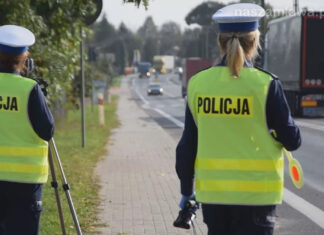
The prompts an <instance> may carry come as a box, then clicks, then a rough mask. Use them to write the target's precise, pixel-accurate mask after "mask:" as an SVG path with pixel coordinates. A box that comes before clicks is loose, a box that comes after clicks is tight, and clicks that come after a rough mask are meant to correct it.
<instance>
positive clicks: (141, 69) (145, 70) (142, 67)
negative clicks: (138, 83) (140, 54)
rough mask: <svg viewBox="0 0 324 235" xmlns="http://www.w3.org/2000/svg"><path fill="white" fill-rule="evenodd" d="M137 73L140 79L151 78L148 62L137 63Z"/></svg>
mask: <svg viewBox="0 0 324 235" xmlns="http://www.w3.org/2000/svg"><path fill="white" fill-rule="evenodd" d="M137 67H138V73H139V77H140V78H143V77H144V78H145V77H146V78H149V77H150V76H151V73H150V69H151V63H149V62H139V63H138V66H137Z"/></svg>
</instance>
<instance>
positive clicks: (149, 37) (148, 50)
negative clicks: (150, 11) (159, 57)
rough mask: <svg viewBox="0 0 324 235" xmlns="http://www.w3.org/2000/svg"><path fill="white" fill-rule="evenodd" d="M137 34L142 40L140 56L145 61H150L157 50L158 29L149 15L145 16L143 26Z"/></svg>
mask: <svg viewBox="0 0 324 235" xmlns="http://www.w3.org/2000/svg"><path fill="white" fill-rule="evenodd" d="M137 34H138V35H139V37H140V38H141V39H142V41H143V42H144V45H143V50H142V57H143V59H144V60H145V61H149V62H152V61H153V56H154V55H156V54H157V52H158V37H157V35H158V30H157V27H156V25H155V23H154V21H153V18H152V17H151V16H149V17H147V18H146V20H145V22H144V24H143V26H141V27H140V28H139V29H138V31H137Z"/></svg>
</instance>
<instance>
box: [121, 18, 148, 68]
mask: <svg viewBox="0 0 324 235" xmlns="http://www.w3.org/2000/svg"><path fill="white" fill-rule="evenodd" d="M118 34H119V36H120V37H121V38H122V39H123V40H124V42H125V46H126V50H127V55H128V60H127V62H128V64H129V65H131V64H132V62H133V56H134V55H133V54H134V50H139V49H141V48H142V41H141V39H140V38H139V37H138V36H137V35H136V34H134V33H133V32H132V31H130V30H129V29H128V28H127V27H126V25H125V24H124V23H121V24H120V26H119V29H118Z"/></svg>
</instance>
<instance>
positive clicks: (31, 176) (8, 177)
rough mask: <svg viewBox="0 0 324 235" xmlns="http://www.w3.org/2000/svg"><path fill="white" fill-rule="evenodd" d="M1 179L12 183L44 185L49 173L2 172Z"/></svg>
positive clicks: (0, 172) (0, 173)
mask: <svg viewBox="0 0 324 235" xmlns="http://www.w3.org/2000/svg"><path fill="white" fill-rule="evenodd" d="M0 178H1V179H5V181H11V182H23V183H35V182H38V183H43V182H46V181H47V178H48V176H47V173H44V174H39V173H25V172H23V173H22V172H7V171H0ZM22 179H23V180H22Z"/></svg>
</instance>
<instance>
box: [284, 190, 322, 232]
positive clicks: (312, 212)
mask: <svg viewBox="0 0 324 235" xmlns="http://www.w3.org/2000/svg"><path fill="white" fill-rule="evenodd" d="M283 199H284V201H285V202H286V203H287V204H288V205H290V206H291V207H292V208H294V209H295V210H297V211H299V212H300V213H302V214H304V215H305V216H307V217H308V218H309V219H310V220H312V221H313V222H314V223H315V224H317V225H318V226H320V227H321V228H322V229H324V211H322V210H320V209H319V208H317V207H316V206H314V205H313V204H311V203H309V202H308V201H306V200H304V199H303V198H301V197H299V196H297V195H296V194H294V193H292V192H291V191H289V190H288V189H286V188H285V189H284V196H283Z"/></svg>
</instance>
